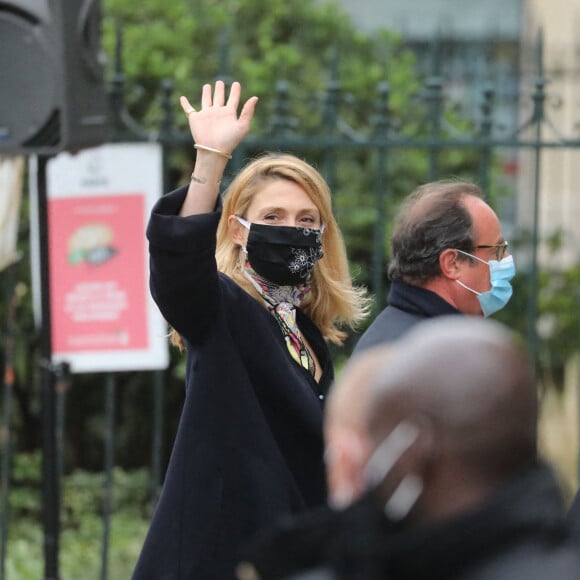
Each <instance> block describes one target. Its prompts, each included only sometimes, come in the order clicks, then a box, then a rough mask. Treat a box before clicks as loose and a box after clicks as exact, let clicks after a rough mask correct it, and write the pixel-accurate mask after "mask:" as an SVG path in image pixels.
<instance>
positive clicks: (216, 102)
mask: <svg viewBox="0 0 580 580" xmlns="http://www.w3.org/2000/svg"><path fill="white" fill-rule="evenodd" d="M225 100H226V98H225V85H224V81H216V82H215V88H214V91H213V106H214V107H223V106H224V103H225Z"/></svg>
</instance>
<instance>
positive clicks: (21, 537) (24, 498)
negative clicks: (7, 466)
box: [6, 453, 150, 580]
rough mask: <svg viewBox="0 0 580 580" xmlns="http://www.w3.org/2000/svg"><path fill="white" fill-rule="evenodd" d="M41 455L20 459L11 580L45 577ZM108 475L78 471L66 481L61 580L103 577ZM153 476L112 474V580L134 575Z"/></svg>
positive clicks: (15, 487) (12, 528) (14, 493)
mask: <svg viewBox="0 0 580 580" xmlns="http://www.w3.org/2000/svg"><path fill="white" fill-rule="evenodd" d="M40 463H41V462H40V454H39V453H32V454H18V455H17V456H16V457H15V461H14V470H13V485H12V489H11V493H10V511H9V518H10V519H9V522H10V526H9V543H8V554H7V556H8V558H7V562H6V570H7V578H18V579H22V580H27V579H29V578H30V579H34V578H40V577H42V571H43V561H44V560H43V553H42V545H43V530H42V518H41V511H40V505H41V501H40V500H41V478H40V473H41V465H40ZM103 482H104V475H103V474H102V473H89V472H86V471H82V470H75V471H73V472H72V473H71V474H70V475H67V476H65V477H64V478H63V482H62V510H61V536H60V543H61V550H60V562H59V564H60V569H61V572H62V573H61V578H62V580H77V579H78V578H83V579H87V580H90V579H93V578H94V579H95V580H97V579H98V578H100V571H101V556H102V546H103V529H104V528H103V519H102V509H103V508H102V506H103V499H104V497H103V495H104V485H103ZM149 486H150V482H149V475H148V473H147V472H146V471H145V470H135V471H131V472H128V471H124V470H122V469H120V468H115V469H114V472H113V489H112V499H113V502H112V506H111V523H110V537H109V558H108V567H109V579H110V580H126V579H127V578H129V577H130V576H131V572H132V569H133V567H134V565H135V562H136V561H137V557H138V556H139V552H140V550H141V547H142V545H143V541H144V538H145V534H146V533H147V529H148V527H149V520H150V505H149V497H148V494H149Z"/></svg>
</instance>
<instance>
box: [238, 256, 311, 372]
mask: <svg viewBox="0 0 580 580" xmlns="http://www.w3.org/2000/svg"><path fill="white" fill-rule="evenodd" d="M244 275H245V276H246V277H247V278H248V279H249V280H250V282H251V283H252V285H253V286H254V288H256V290H257V291H258V292H259V293H260V296H262V298H263V299H264V302H265V303H266V306H267V307H268V310H269V311H270V312H271V313H272V315H273V316H274V318H275V319H276V321H277V322H278V325H279V326H280V329H281V330H282V334H283V335H284V340H285V342H286V347H287V348H288V352H289V353H290V356H291V357H292V358H293V359H294V360H295V361H296V362H297V363H298V364H299V365H300V366H302V367H304V368H305V369H307V370H308V371H309V372H310V374H312V376H314V374H315V372H316V365H315V364H314V359H313V358H312V356H311V354H310V353H309V352H308V349H307V348H306V346H305V345H304V341H303V340H302V336H301V334H300V329H299V328H298V324H297V323H296V307H297V306H299V305H300V302H302V299H303V298H304V296H306V295H307V294H308V292H310V286H307V285H306V284H299V285H298V286H279V285H278V284H274V283H272V282H269V281H268V280H265V279H264V278H262V277H261V276H259V275H258V274H257V273H256V272H255V271H254V270H253V269H252V267H251V266H250V263H249V262H248V261H246V264H245V267H244Z"/></svg>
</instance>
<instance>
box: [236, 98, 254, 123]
mask: <svg viewBox="0 0 580 580" xmlns="http://www.w3.org/2000/svg"><path fill="white" fill-rule="evenodd" d="M257 102H258V97H250V98H249V99H248V100H247V101H246V102H245V103H244V106H243V107H242V110H241V112H240V117H239V119H240V121H243V122H244V123H248V124H249V123H250V121H251V120H252V117H253V116H254V109H255V108H256V103H257Z"/></svg>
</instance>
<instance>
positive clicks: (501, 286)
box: [456, 250, 516, 317]
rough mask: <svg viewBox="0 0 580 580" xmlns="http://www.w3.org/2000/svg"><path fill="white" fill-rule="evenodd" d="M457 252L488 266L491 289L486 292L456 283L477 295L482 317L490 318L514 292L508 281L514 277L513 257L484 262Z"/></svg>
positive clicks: (471, 255)
mask: <svg viewBox="0 0 580 580" xmlns="http://www.w3.org/2000/svg"><path fill="white" fill-rule="evenodd" d="M457 251H458V252H461V253H462V254H465V255H466V256H470V257H471V258H473V259H475V260H478V261H480V262H483V263H484V264H487V265H488V267H489V279H490V282H491V288H490V289H489V290H488V291H487V292H477V291H476V290H474V289H473V288H470V287H469V286H466V285H465V284H464V283H463V282H461V281H459V280H456V282H457V283H458V284H460V285H461V286H463V287H464V288H465V289H466V290H469V291H470V292H473V293H474V294H476V295H477V298H478V300H479V305H480V306H481V311H482V312H483V315H484V316H486V317H487V316H491V315H492V314H494V313H495V312H497V311H498V310H501V309H502V308H503V307H504V306H505V305H506V304H507V303H508V302H509V301H510V298H511V297H512V294H513V292H514V290H513V288H512V285H511V284H510V280H511V279H512V278H513V277H514V276H515V275H516V266H515V264H514V258H513V256H511V255H509V256H506V257H505V258H503V259H502V260H499V261H498V260H490V261H489V262H486V261H485V260H482V259H481V258H478V257H477V256H474V255H473V254H469V253H467V252H463V251H462V250H457Z"/></svg>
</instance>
